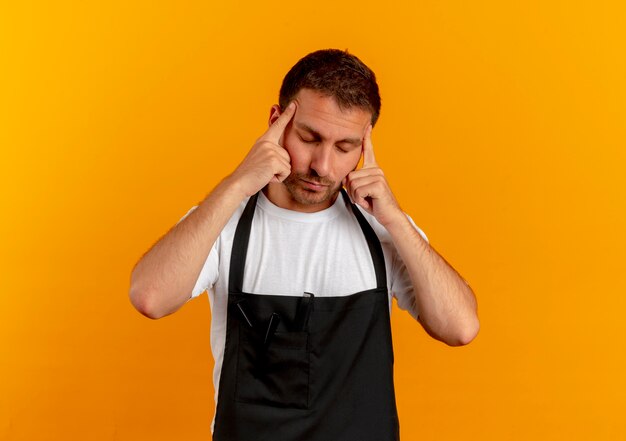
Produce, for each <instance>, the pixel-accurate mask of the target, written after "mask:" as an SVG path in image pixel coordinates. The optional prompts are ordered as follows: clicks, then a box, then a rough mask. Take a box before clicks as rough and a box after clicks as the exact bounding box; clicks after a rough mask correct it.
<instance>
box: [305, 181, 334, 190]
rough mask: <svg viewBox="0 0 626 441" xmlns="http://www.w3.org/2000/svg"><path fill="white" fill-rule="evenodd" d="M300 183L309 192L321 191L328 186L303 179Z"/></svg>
mask: <svg viewBox="0 0 626 441" xmlns="http://www.w3.org/2000/svg"><path fill="white" fill-rule="evenodd" d="M302 182H304V184H305V185H306V186H307V187H308V188H309V189H311V190H323V189H325V188H326V187H328V185H323V184H316V183H314V182H309V181H305V180H304V179H302Z"/></svg>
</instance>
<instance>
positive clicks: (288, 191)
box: [268, 89, 372, 212]
mask: <svg viewBox="0 0 626 441" xmlns="http://www.w3.org/2000/svg"><path fill="white" fill-rule="evenodd" d="M295 101H296V102H297V105H298V107H297V109H296V113H295V115H294V116H293V119H292V120H291V122H290V123H289V125H288V126H287V127H286V129H285V132H284V134H283V138H282V139H281V145H282V146H283V147H284V148H285V149H286V150H287V151H288V152H289V156H290V157H291V175H290V176H289V177H288V178H287V179H285V181H283V183H282V184H270V186H269V188H268V197H269V198H270V200H272V202H274V203H275V204H276V205H278V206H279V207H283V208H288V209H291V210H296V211H303V212H314V211H319V210H323V209H325V208H328V207H330V206H331V205H332V203H333V202H334V201H335V198H336V196H337V193H338V192H339V190H340V189H341V182H342V180H343V179H344V178H345V177H346V176H347V175H348V173H350V172H351V171H353V170H354V169H355V168H356V166H357V164H358V162H359V159H360V157H361V153H362V145H363V136H364V134H365V130H366V129H367V127H368V125H369V124H370V122H371V117H372V114H371V113H370V112H369V111H367V110H364V109H360V108H357V107H353V108H349V109H340V108H339V106H338V105H337V103H336V102H335V99H334V98H332V97H327V96H324V95H322V94H320V93H319V92H316V91H314V90H311V89H302V90H300V92H298V94H297V95H296V97H295ZM279 115H280V111H279V109H278V106H274V107H272V113H271V116H270V124H271V123H272V122H274V120H275V119H276V118H277V117H278V116H279Z"/></svg>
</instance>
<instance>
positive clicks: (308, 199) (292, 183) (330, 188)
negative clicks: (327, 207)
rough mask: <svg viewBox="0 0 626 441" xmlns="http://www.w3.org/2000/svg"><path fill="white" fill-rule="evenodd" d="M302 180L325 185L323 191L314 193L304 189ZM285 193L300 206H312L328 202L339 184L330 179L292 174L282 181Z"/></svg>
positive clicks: (338, 187) (339, 186) (337, 189)
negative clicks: (285, 188)
mask: <svg viewBox="0 0 626 441" xmlns="http://www.w3.org/2000/svg"><path fill="white" fill-rule="evenodd" d="M302 180H305V181H308V182H313V183H315V184H321V185H327V187H326V188H325V189H324V190H320V191H314V190H310V189H308V188H306V187H305V186H304V184H303V183H302ZM283 184H285V187H287V191H289V194H290V195H291V197H292V198H293V199H294V200H295V201H296V202H297V203H299V204H301V205H314V204H321V203H324V202H328V201H330V200H331V199H332V198H333V197H334V196H335V195H336V194H337V193H338V192H339V189H340V188H341V185H340V184H337V183H335V182H334V181H331V180H330V179H326V178H322V177H320V176H313V175H310V174H307V173H295V172H292V173H291V174H290V175H289V176H288V177H287V179H285V180H284V181H283Z"/></svg>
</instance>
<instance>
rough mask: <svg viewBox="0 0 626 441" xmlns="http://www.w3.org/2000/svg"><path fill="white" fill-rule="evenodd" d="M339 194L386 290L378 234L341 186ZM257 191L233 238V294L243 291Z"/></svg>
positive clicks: (230, 278)
mask: <svg viewBox="0 0 626 441" xmlns="http://www.w3.org/2000/svg"><path fill="white" fill-rule="evenodd" d="M341 195H342V196H343V198H344V200H345V201H346V203H347V204H350V206H351V207H352V212H353V213H354V216H355V217H356V219H357V221H358V222H359V226H360V227H361V230H362V231H363V234H364V235H365V240H366V241H367V246H368V248H369V250H370V255H371V256H372V262H373V264H374V270H375V271H376V285H377V288H378V289H384V290H385V291H386V290H387V271H386V270H385V256H384V254H383V248H382V246H381V244H380V240H378V236H376V233H375V232H374V229H373V228H372V226H371V225H370V224H369V222H367V220H366V219H365V216H363V213H361V211H360V210H359V209H358V207H357V206H356V205H354V204H353V203H352V202H351V201H350V198H349V197H348V194H347V193H346V191H345V190H344V189H343V188H342V189H341ZM258 198H259V193H256V194H255V195H254V196H252V197H250V199H249V200H248V203H247V204H246V207H245V208H244V210H243V213H242V214H241V218H240V219H239V222H238V223H237V229H236V230H235V237H234V240H233V248H232V252H231V256H230V269H229V276H228V291H229V292H230V293H233V294H241V293H243V274H244V269H245V263H246V255H247V254H248V243H249V242H250V229H251V227H252V219H253V218H254V210H255V208H256V203H257V199H258Z"/></svg>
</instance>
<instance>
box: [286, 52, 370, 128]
mask: <svg viewBox="0 0 626 441" xmlns="http://www.w3.org/2000/svg"><path fill="white" fill-rule="evenodd" d="M300 89H313V90H316V91H318V92H321V93H322V94H324V95H328V96H332V97H333V98H335V100H336V101H337V104H338V105H339V107H340V108H342V109H347V108H350V107H359V108H362V109H365V110H368V111H370V112H371V113H372V125H374V124H376V121H377V120H378V116H379V115H380V95H379V93H378V84H376V75H374V72H372V70H371V69H370V68H369V67H367V66H366V65H365V63H363V62H362V61H361V60H359V59H358V58H357V57H355V56H354V55H352V54H349V53H348V51H347V50H346V51H341V50H338V49H323V50H319V51H316V52H312V53H310V54H308V55H307V56H305V57H304V58H302V59H300V61H298V62H297V63H296V64H295V65H294V66H293V67H292V68H291V70H290V71H289V72H288V73H287V75H285V78H284V79H283V84H282V86H281V88H280V94H279V96H278V103H279V104H280V107H281V109H285V108H286V107H287V105H288V104H289V102H290V101H291V100H293V98H294V97H295V96H296V95H297V93H298V92H299V91H300Z"/></svg>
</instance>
